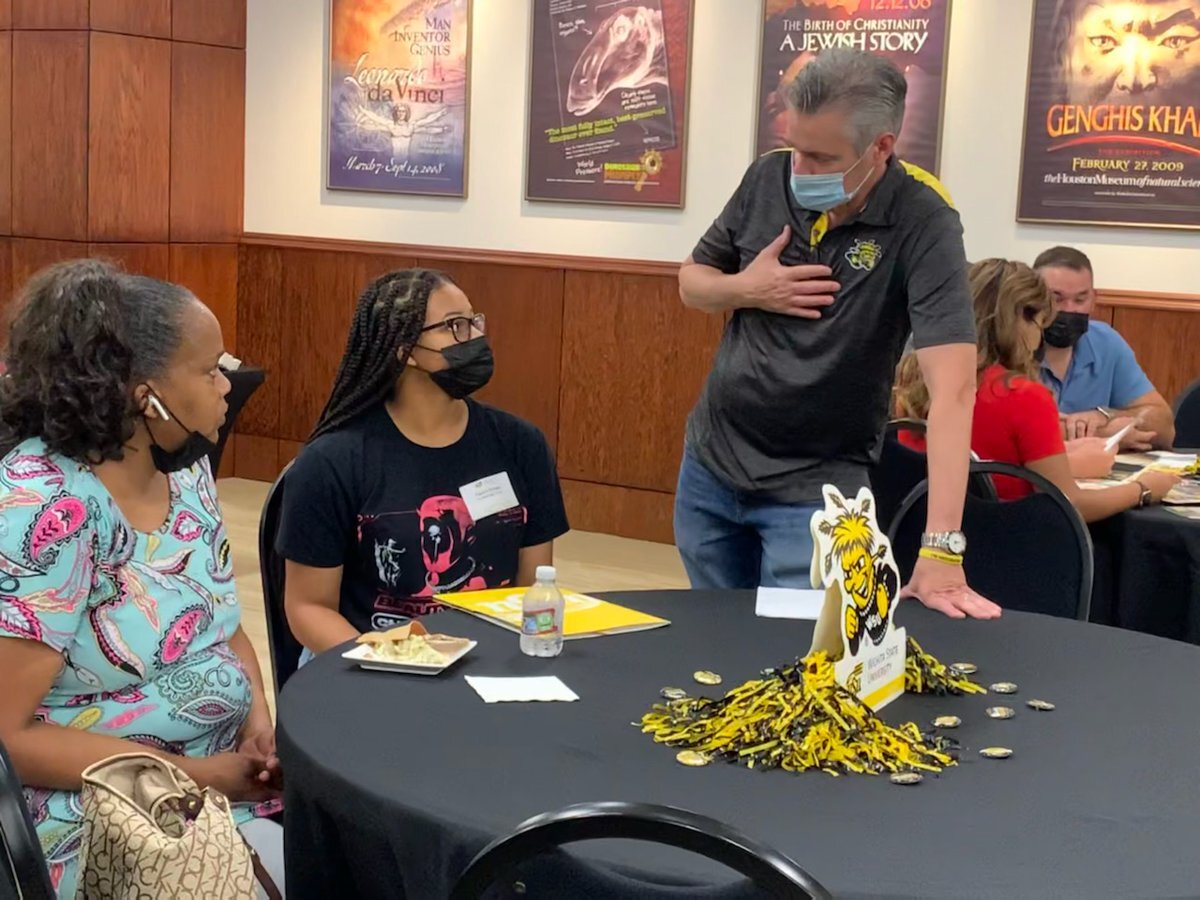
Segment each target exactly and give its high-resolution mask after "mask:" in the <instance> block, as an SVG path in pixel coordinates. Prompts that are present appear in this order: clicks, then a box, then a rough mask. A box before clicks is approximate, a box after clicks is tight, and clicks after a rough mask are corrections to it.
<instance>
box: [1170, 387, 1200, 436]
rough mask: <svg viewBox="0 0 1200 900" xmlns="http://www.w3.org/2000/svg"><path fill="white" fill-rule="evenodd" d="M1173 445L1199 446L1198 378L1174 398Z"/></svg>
mask: <svg viewBox="0 0 1200 900" xmlns="http://www.w3.org/2000/svg"><path fill="white" fill-rule="evenodd" d="M1175 446H1176V447H1183V448H1185V449H1188V450H1192V449H1196V448H1200V378H1197V379H1196V380H1195V381H1193V382H1192V383H1191V384H1189V385H1188V386H1187V387H1186V388H1184V389H1183V393H1181V394H1180V395H1179V396H1178V397H1176V398H1175Z"/></svg>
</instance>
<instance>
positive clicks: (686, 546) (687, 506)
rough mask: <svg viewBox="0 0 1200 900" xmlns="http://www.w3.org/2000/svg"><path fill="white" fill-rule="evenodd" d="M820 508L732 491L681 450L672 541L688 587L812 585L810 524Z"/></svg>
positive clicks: (727, 587) (793, 586) (792, 586)
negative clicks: (673, 540)
mask: <svg viewBox="0 0 1200 900" xmlns="http://www.w3.org/2000/svg"><path fill="white" fill-rule="evenodd" d="M819 508H821V507H820V506H818V505H817V504H815V503H814V504H796V503H776V502H773V501H770V500H762V499H758V498H756V497H754V496H753V495H752V494H744V493H741V492H739V491H735V490H733V489H731V488H729V487H728V486H727V485H726V484H725V483H724V482H722V481H720V480H719V479H718V478H717V477H716V476H715V475H713V474H712V472H710V471H709V470H708V469H706V468H705V467H704V465H703V464H702V463H701V462H700V461H699V460H698V459H696V457H695V456H694V455H693V454H692V453H691V451H689V450H685V451H684V454H683V463H682V465H681V466H680V467H679V487H678V489H677V490H676V493H675V544H676V545H677V546H678V547H679V555H680V556H682V557H683V565H684V568H685V569H686V570H687V575H688V580H689V581H691V583H692V587H693V588H696V589H698V590H699V589H721V590H736V589H744V588H756V587H758V586H759V585H762V586H765V587H789V588H811V587H812V582H811V580H810V577H809V567H810V566H811V565H812V552H813V543H812V531H811V523H812V516H813V513H814V512H816V511H817V510H818V509H819Z"/></svg>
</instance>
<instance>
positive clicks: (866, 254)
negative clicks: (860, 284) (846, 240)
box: [846, 241, 883, 272]
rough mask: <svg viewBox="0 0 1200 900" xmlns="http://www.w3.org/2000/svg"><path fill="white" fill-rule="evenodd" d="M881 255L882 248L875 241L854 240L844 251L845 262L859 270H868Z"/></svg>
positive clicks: (877, 262) (875, 263) (876, 263)
mask: <svg viewBox="0 0 1200 900" xmlns="http://www.w3.org/2000/svg"><path fill="white" fill-rule="evenodd" d="M882 257H883V248H882V247H880V246H879V245H878V244H877V243H875V241H855V242H854V246H853V247H851V248H850V249H849V250H847V251H846V262H848V263H850V265H851V266H852V267H853V268H855V269H858V270H859V271H860V272H870V271H871V270H872V269H874V268H875V266H876V265H878V264H879V260H880V259H881V258H882Z"/></svg>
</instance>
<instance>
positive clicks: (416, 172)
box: [326, 0, 471, 197]
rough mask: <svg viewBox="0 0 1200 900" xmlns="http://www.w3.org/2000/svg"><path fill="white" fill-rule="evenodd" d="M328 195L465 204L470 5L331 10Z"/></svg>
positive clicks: (437, 0) (404, 1)
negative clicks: (430, 198)
mask: <svg viewBox="0 0 1200 900" xmlns="http://www.w3.org/2000/svg"><path fill="white" fill-rule="evenodd" d="M330 9H331V14H332V21H331V25H330V45H331V46H330V58H329V79H330V81H329V138H328V140H329V158H328V166H329V169H328V177H327V181H326V183H327V185H328V186H329V187H330V188H339V189H345V190H358V191H385V192H388V193H395V194H433V195H441V196H447V197H464V196H466V192H467V181H466V159H467V118H468V117H467V96H468V84H469V73H470V42H471V0H331V3H330Z"/></svg>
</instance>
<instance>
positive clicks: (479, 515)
mask: <svg viewBox="0 0 1200 900" xmlns="http://www.w3.org/2000/svg"><path fill="white" fill-rule="evenodd" d="M458 492H459V494H461V495H462V498H463V502H464V503H465V504H467V512H469V513H470V514H471V518H472V519H474V520H475V521H476V522H478V521H480V520H481V519H486V518H487V517H488V516H494V515H495V514H496V513H501V512H504V511H505V510H506V509H512V508H513V507H515V506H519V505H520V504H519V503H518V502H517V494H516V491H514V490H513V486H512V481H510V480H509V477H508V473H507V472H500V473H498V474H496V475H489V476H488V477H487V478H480V479H479V480H478V481H473V482H471V484H464V485H463V486H462V487H461V488H459V489H458Z"/></svg>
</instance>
